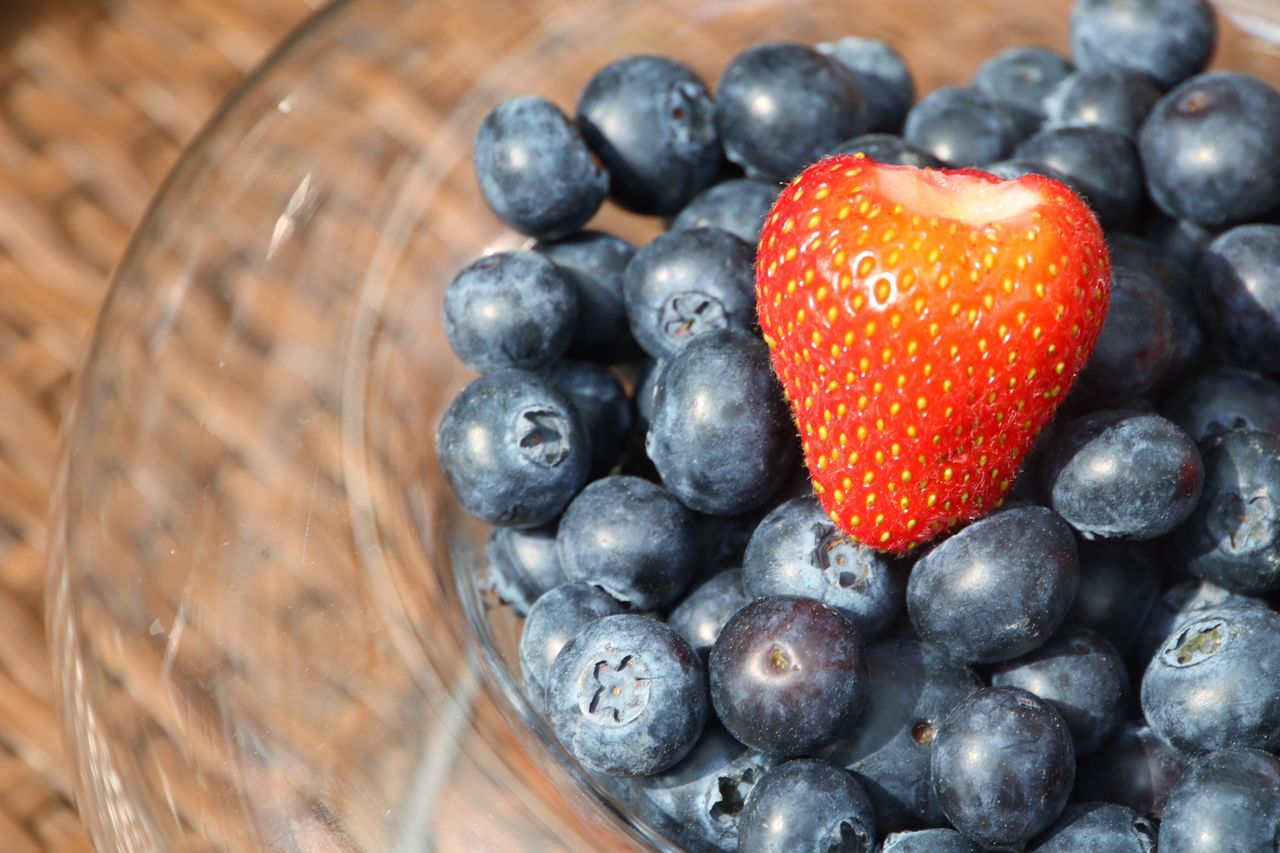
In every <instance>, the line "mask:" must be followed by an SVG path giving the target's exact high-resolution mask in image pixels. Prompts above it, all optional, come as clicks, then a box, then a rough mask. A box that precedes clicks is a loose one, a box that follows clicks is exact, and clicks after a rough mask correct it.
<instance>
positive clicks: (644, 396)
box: [631, 359, 662, 440]
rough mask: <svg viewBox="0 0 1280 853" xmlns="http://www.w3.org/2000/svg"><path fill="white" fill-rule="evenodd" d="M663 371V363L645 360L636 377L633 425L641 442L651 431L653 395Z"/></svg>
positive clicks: (633, 399) (632, 399)
mask: <svg viewBox="0 0 1280 853" xmlns="http://www.w3.org/2000/svg"><path fill="white" fill-rule="evenodd" d="M661 370H662V362H661V361H654V360H653V359H645V361H644V362H642V363H641V365H640V369H639V371H638V373H637V376H636V390H635V393H634V394H632V395H631V405H632V415H631V425H632V428H633V430H634V432H635V433H636V435H638V436H639V437H640V439H641V440H643V439H644V435H645V433H647V432H648V431H649V420H650V419H651V418H652V417H653V394H654V392H655V391H656V390H657V389H658V373H659V372H660V371H661Z"/></svg>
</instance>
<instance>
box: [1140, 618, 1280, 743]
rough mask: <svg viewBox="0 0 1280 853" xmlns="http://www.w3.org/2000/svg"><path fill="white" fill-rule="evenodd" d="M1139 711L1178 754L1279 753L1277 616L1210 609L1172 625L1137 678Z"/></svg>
mask: <svg viewBox="0 0 1280 853" xmlns="http://www.w3.org/2000/svg"><path fill="white" fill-rule="evenodd" d="M1142 711H1143V713H1144V714H1145V715H1146V718H1147V722H1148V723H1149V724H1150V726H1151V728H1152V729H1154V730H1155V731H1156V733H1157V734H1159V735H1160V737H1162V738H1164V739H1165V740H1167V741H1169V743H1171V744H1173V745H1174V746H1176V747H1177V748H1179V749H1181V750H1184V751H1189V752H1207V751H1209V750H1212V749H1224V748H1226V747H1233V746H1243V747H1250V748H1256V749H1268V750H1274V749H1276V748H1277V747H1280V614H1276V613H1274V612H1272V611H1271V610H1269V609H1266V608H1263V607H1248V606H1235V607H1230V606H1228V607H1218V608H1215V609H1210V610H1204V611H1202V612H1201V613H1200V614H1199V615H1198V617H1197V618H1195V619H1191V620H1189V621H1186V622H1183V623H1182V624H1180V625H1178V626H1177V627H1176V628H1175V629H1174V631H1173V633H1172V634H1171V635H1170V636H1169V638H1168V639H1167V640H1165V642H1164V645H1163V646H1161V648H1160V650H1159V651H1158V652H1156V655H1155V657H1153V658H1152V659H1151V664H1150V665H1149V666H1148V667H1147V672H1146V675H1144V676H1143V677H1142Z"/></svg>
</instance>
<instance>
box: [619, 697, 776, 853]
mask: <svg viewBox="0 0 1280 853" xmlns="http://www.w3.org/2000/svg"><path fill="white" fill-rule="evenodd" d="M773 765H774V760H773V759H772V758H770V757H768V756H767V755H764V754H762V753H759V752H756V751H754V750H749V749H747V748H746V747H744V746H743V745H742V744H740V743H738V742H737V741H736V740H734V739H733V738H732V737H730V736H729V734H728V733H727V732H725V730H724V729H723V728H721V727H720V726H718V725H715V724H714V723H713V722H708V724H707V726H706V729H705V730H704V731H703V733H702V737H700V738H699V739H698V743H697V744H696V745H695V746H694V748H693V751H692V752H690V753H689V754H688V755H687V756H685V757H684V758H683V759H682V760H681V761H680V762H679V763H678V764H676V765H675V766H674V767H672V768H671V769H670V770H666V771H664V772H662V773H659V774H656V775H654V776H648V777H645V778H643V779H640V780H637V784H638V785H639V787H640V788H641V790H642V791H643V792H644V796H645V798H646V805H647V808H644V809H643V812H645V813H646V814H645V816H649V814H650V813H652V812H655V811H656V812H657V820H654V821H653V822H654V823H657V824H658V825H660V826H661V827H662V828H663V829H664V831H666V833H667V835H668V837H669V838H670V839H671V840H672V841H674V842H676V843H677V844H679V846H680V847H681V848H682V849H686V850H697V851H724V853H732V851H736V850H737V849H738V819H739V817H740V816H741V814H742V806H743V804H744V803H745V801H746V798H747V796H748V794H750V793H751V789H752V788H753V787H754V786H755V783H756V781H757V780H759V779H760V777H762V776H763V775H764V774H765V773H767V772H768V771H769V770H770V769H771V768H772V767H773Z"/></svg>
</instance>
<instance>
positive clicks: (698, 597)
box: [667, 569, 751, 658]
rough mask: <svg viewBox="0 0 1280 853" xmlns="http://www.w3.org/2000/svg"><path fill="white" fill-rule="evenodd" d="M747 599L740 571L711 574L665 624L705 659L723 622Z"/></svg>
mask: <svg viewBox="0 0 1280 853" xmlns="http://www.w3.org/2000/svg"><path fill="white" fill-rule="evenodd" d="M750 600H751V599H750V598H749V597H748V596H747V591H746V587H745V586H743V583H742V571H741V570H739V569H730V570H728V571H724V572H720V573H719V574H716V575H713V576H712V577H711V579H710V580H708V581H706V582H705V583H703V584H702V585H701V586H699V587H698V588H696V589H695V590H693V592H691V593H689V594H688V595H686V596H685V597H684V600H683V601H681V602H680V604H679V605H677V606H676V609H675V610H672V611H671V615H670V616H669V617H667V624H668V625H670V626H671V627H672V628H674V629H675V630H676V633H678V634H679V635H680V636H682V637H684V638H685V639H686V640H688V641H689V645H691V646H693V650H694V651H695V652H697V653H698V654H700V655H702V656H703V657H704V658H705V656H706V655H708V654H709V653H710V652H711V647H712V646H713V645H714V644H715V641H716V638H717V637H719V636H720V631H721V629H723V628H724V625H725V623H726V622H728V621H729V619H730V617H732V616H733V614H735V613H737V612H738V611H739V610H741V609H742V608H743V607H745V606H746V604H747V602H748V601H750Z"/></svg>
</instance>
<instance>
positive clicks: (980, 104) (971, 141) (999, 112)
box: [902, 86, 1035, 166]
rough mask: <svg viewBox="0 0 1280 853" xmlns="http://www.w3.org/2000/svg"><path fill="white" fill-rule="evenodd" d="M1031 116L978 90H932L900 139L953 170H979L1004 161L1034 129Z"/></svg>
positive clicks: (909, 118) (914, 110) (909, 117)
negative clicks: (948, 165) (975, 167)
mask: <svg viewBox="0 0 1280 853" xmlns="http://www.w3.org/2000/svg"><path fill="white" fill-rule="evenodd" d="M1034 123H1035V122H1034V117H1032V120H1031V121H1028V118H1027V115H1026V114H1025V113H1023V112H1022V111H1020V110H1019V109H1018V108H1017V107H1014V106H1012V105H1010V104H1005V103H1002V102H1000V101H996V100H994V99H992V98H990V97H988V96H987V95H985V94H983V93H982V92H980V91H978V90H977V89H974V88H971V87H967V86H949V87H943V88H941V89H935V90H934V91H933V92H931V93H930V94H928V95H927V96H925V97H924V98H923V99H922V100H921V101H920V103H918V104H916V105H915V106H914V107H912V108H911V112H910V113H908V114H907V124H906V128H905V130H904V131H903V134H902V135H903V136H904V137H906V139H907V141H908V142H910V143H911V144H912V145H914V146H916V147H917V148H919V149H921V150H922V151H925V152H927V153H929V154H930V155H932V156H934V157H937V158H938V159H939V160H941V161H942V162H944V163H948V164H950V165H952V166H983V165H986V164H987V163H994V162H996V161H997V160H1003V159H1004V158H1006V157H1008V156H1009V154H1010V153H1011V152H1012V151H1013V148H1014V146H1015V145H1017V144H1018V142H1019V141H1020V140H1022V139H1023V138H1024V137H1026V136H1027V134H1029V133H1030V132H1031V131H1032V130H1033V129H1034V127H1033V125H1034Z"/></svg>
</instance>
